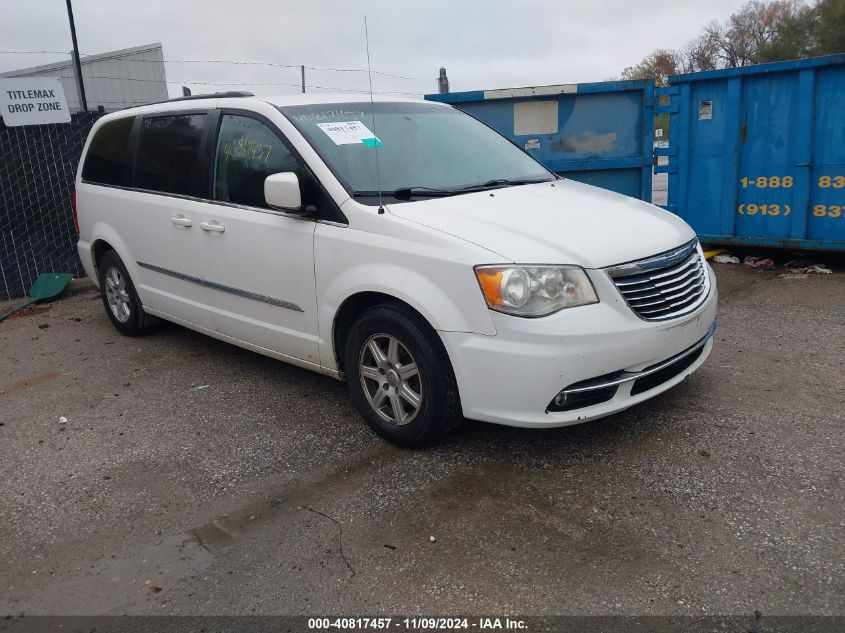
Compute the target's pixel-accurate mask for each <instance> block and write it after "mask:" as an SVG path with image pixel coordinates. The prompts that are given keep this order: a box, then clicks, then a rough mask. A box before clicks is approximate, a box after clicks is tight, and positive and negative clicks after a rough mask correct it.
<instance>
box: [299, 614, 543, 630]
mask: <svg viewBox="0 0 845 633" xmlns="http://www.w3.org/2000/svg"><path fill="white" fill-rule="evenodd" d="M308 628H309V629H310V630H313V631H331V630H350V631H353V630H390V629H397V630H401V631H418V630H426V631H457V630H472V629H475V630H479V631H525V630H526V629H527V624H526V622H525V621H524V620H519V619H512V618H507V617H506V618H496V617H490V618H485V617H481V618H472V619H470V618H439V617H415V618H401V617H400V618H376V617H374V618H367V617H350V618H309V619H308Z"/></svg>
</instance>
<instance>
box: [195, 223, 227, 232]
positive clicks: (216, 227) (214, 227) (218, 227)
mask: <svg viewBox="0 0 845 633" xmlns="http://www.w3.org/2000/svg"><path fill="white" fill-rule="evenodd" d="M200 228H201V229H202V230H203V231H211V232H212V233H222V232H223V231H225V230H226V227H225V226H223V225H222V224H220V222H218V221H217V220H210V221H208V222H200Z"/></svg>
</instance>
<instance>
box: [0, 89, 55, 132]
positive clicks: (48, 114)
mask: <svg viewBox="0 0 845 633" xmlns="http://www.w3.org/2000/svg"><path fill="white" fill-rule="evenodd" d="M0 116H2V117H3V122H4V123H5V124H6V125H8V126H15V125H40V124H42V123H69V122H70V111H69V110H68V109H67V101H66V100H65V91H64V90H63V89H62V82H61V81H59V80H58V79H52V78H43V77H26V78H23V79H20V78H14V79H11V78H10V79H0Z"/></svg>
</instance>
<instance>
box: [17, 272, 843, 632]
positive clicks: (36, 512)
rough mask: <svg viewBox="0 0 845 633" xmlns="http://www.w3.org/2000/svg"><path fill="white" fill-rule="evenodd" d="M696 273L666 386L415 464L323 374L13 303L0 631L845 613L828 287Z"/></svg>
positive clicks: (833, 281)
mask: <svg viewBox="0 0 845 633" xmlns="http://www.w3.org/2000/svg"><path fill="white" fill-rule="evenodd" d="M716 269H717V274H718V277H719V283H720V291H721V306H720V315H719V329H718V331H717V333H716V346H715V348H714V351H713V354H712V355H711V357H710V359H709V360H708V362H707V363H706V364H705V365H704V366H703V367H702V369H701V370H700V371H699V372H697V373H696V374H695V375H694V376H693V377H691V378H690V379H689V380H687V381H685V382H684V383H682V384H681V385H679V386H678V387H676V388H675V389H673V390H671V391H669V392H668V393H666V394H664V395H662V396H659V397H658V398H656V399H654V400H651V401H649V402H648V403H645V404H643V405H640V406H638V407H635V408H633V409H631V410H629V411H627V412H624V413H622V414H619V415H616V416H612V417H610V418H606V419H604V420H601V421H597V422H592V423H588V424H584V425H581V426H577V427H570V428H565V429H556V430H546V431H528V430H518V429H508V428H504V427H496V426H492V425H486V424H481V423H467V424H466V425H465V426H464V427H463V428H462V430H461V431H460V432H459V433H458V434H457V435H456V436H454V437H452V438H451V439H450V440H449V441H448V442H447V443H445V444H444V445H441V446H439V447H437V448H434V449H430V450H427V451H409V450H403V449H398V448H395V447H392V446H390V445H388V444H385V443H384V442H383V441H381V440H379V439H378V438H376V437H375V436H373V435H372V434H371V433H370V432H369V431H368V430H367V428H366V427H365V426H364V424H363V423H362V422H361V420H360V419H359V418H358V416H357V414H356V413H355V411H354V410H353V408H352V406H351V404H350V402H349V400H348V398H347V393H346V387H345V385H344V384H342V383H339V382H336V381H333V380H332V379H330V378H326V377H323V376H319V375H316V374H313V373H309V372H307V371H305V370H301V369H297V368H294V367H290V366H287V365H284V364H282V363H279V362H276V361H272V360H270V359H267V358H264V357H261V356H258V355H256V354H253V353H250V352H247V351H244V350H240V349H238V348H235V347H232V346H229V345H227V344H224V343H219V342H216V341H214V340H212V339H209V338H206V337H204V336H201V335H199V334H195V333H193V332H191V331H189V330H186V329H183V328H180V327H177V326H167V327H165V328H164V329H163V330H162V331H160V332H159V333H157V334H155V335H153V336H150V337H146V338H141V339H131V338H125V337H122V336H120V335H119V334H118V333H117V332H116V331H115V330H114V329H113V328H112V327H111V325H110V324H109V322H108V320H107V318H106V316H105V314H104V312H103V309H102V306H101V304H100V302H99V297H98V295H97V294H96V293H95V292H93V291H87V292H82V293H80V294H77V295H75V296H72V297H67V298H65V299H62V300H61V301H58V302H56V303H54V304H50V305H47V306H43V307H41V306H39V307H36V308H34V309H30V310H29V311H28V312H27V313H25V314H24V315H22V316H20V317H17V318H13V319H10V320H8V321H6V322H4V323H2V324H0V341H2V350H3V360H4V362H3V364H2V366H0V423H2V426H0V481H2V483H0V561H2V564H0V614H22V613H25V614H30V615H32V614H150V613H155V614H165V613H166V614H174V613H178V614H212V613H216V614H270V613H283V614H294V613H297V614H320V615H323V614H327V613H335V614H337V613H347V614H371V615H372V614H385V613H388V612H390V613H425V614H449V613H452V614H456V613H463V614H489V613H499V614H504V613H515V614H520V615H542V614H642V615H646V614H702V613H707V614H747V613H752V612H753V611H754V610H755V609H758V610H760V611H761V612H763V613H769V614H808V613H812V614H843V613H845V601H844V600H843V597H845V583H843V556H842V551H843V549H842V543H843V516H845V513H843V485H842V464H843V461H845V460H843V457H845V455H843V453H844V451H843V409H845V407H843V404H845V389H843V386H845V385H844V384H843V378H842V376H843V369H845V368H843V359H845V338H843V331H845V274H841V273H837V274H834V275H825V276H821V275H819V276H810V277H809V278H807V279H793V280H787V279H779V278H778V277H777V274H776V273H761V272H753V271H749V270H744V269H743V268H742V267H740V266H718V265H717V266H716ZM431 537H434V538H433V539H432V538H431Z"/></svg>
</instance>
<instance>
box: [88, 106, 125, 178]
mask: <svg viewBox="0 0 845 633" xmlns="http://www.w3.org/2000/svg"><path fill="white" fill-rule="evenodd" d="M134 122H135V117H131V116H130V117H126V118H123V119H116V120H114V121H109V122H108V123H104V124H103V125H102V126H101V127H100V129H98V130H97V133H96V134H95V135H94V138H93V140H92V141H91V145H89V147H88V154H87V155H86V156H85V164H84V165H83V166H82V179H83V180H85V181H87V182H96V183H100V184H103V185H123V184H125V180H124V177H125V175H126V173H127V167H128V165H129V133H130V132H131V131H132V124H133V123H134Z"/></svg>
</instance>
